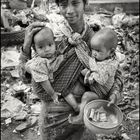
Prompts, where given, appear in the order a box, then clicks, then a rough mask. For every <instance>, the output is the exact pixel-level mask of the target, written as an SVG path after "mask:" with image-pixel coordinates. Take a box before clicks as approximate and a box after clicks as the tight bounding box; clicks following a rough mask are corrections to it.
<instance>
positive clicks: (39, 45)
mask: <svg viewBox="0 0 140 140" xmlns="http://www.w3.org/2000/svg"><path fill="white" fill-rule="evenodd" d="M33 49H34V50H35V52H36V53H37V54H38V55H39V56H40V57H42V58H52V57H53V56H54V54H55V51H56V46H55V41H54V34H53V32H52V30H51V29H50V28H48V27H44V28H42V29H41V30H40V31H38V32H37V33H36V34H34V36H33Z"/></svg>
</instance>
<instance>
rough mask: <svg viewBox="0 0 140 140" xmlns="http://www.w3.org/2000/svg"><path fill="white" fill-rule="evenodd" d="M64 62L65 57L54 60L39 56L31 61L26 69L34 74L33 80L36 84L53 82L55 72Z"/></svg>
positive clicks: (61, 56)
mask: <svg viewBox="0 0 140 140" xmlns="http://www.w3.org/2000/svg"><path fill="white" fill-rule="evenodd" d="M62 61H63V55H60V56H58V57H56V58H53V59H47V58H41V57H39V56H37V57H35V58H33V59H31V60H29V61H28V62H27V63H26V65H25V68H26V70H27V72H29V73H31V74H32V78H33V79H34V81H35V82H42V81H46V80H50V82H53V81H54V79H53V72H55V71H56V70H57V69H58V67H59V65H60V64H61V62H62Z"/></svg>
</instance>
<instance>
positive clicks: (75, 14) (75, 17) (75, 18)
mask: <svg viewBox="0 0 140 140" xmlns="http://www.w3.org/2000/svg"><path fill="white" fill-rule="evenodd" d="M84 6H85V5H84V2H83V0H62V1H61V2H60V3H59V8H60V13H61V14H62V15H63V16H64V18H65V19H66V20H67V21H68V23H69V24H76V23H79V22H80V21H82V20H83V14H84Z"/></svg>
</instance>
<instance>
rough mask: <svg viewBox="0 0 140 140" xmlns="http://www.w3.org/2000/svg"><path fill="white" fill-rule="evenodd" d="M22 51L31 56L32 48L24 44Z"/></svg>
mask: <svg viewBox="0 0 140 140" xmlns="http://www.w3.org/2000/svg"><path fill="white" fill-rule="evenodd" d="M22 51H23V52H24V53H26V54H27V55H31V47H30V46H27V45H25V44H23V47H22Z"/></svg>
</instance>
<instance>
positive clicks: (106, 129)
mask: <svg viewBox="0 0 140 140" xmlns="http://www.w3.org/2000/svg"><path fill="white" fill-rule="evenodd" d="M107 104H108V101H106V100H94V101H91V102H89V103H88V104H86V106H85V108H84V124H85V126H86V128H87V129H89V130H90V131H91V132H92V133H95V134H112V133H113V132H115V131H116V130H117V129H118V128H119V126H120V124H121V123H122V121H123V113H122V112H121V110H120V109H119V107H117V106H116V105H114V104H113V105H111V106H110V107H108V106H107ZM101 106H103V108H104V109H105V111H106V113H107V116H109V115H113V116H115V119H116V120H117V123H115V124H113V123H111V122H104V125H101V123H100V125H98V124H99V123H98V122H94V121H91V120H90V119H89V115H90V111H91V109H92V108H94V109H95V110H96V109H98V108H100V107H101ZM105 123H106V124H105ZM107 123H108V124H107Z"/></svg>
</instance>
